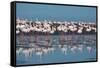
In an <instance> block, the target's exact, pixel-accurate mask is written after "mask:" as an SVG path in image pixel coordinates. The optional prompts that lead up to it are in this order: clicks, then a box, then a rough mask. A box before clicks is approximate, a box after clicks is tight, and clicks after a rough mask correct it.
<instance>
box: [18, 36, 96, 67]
mask: <svg viewBox="0 0 100 68" xmlns="http://www.w3.org/2000/svg"><path fill="white" fill-rule="evenodd" d="M69 36H70V35H69ZM40 37H41V38H45V36H43V37H42V36H40ZM50 37H51V40H54V39H57V38H59V37H52V36H50ZM18 38H20V37H19V36H17V43H18V42H19V43H22V42H20V40H19V39H18ZM26 38H27V39H28V38H30V40H31V41H33V39H31V38H35V37H34V36H33V37H32V36H30V37H29V36H26ZM65 38H66V37H65ZM67 38H68V36H67ZM69 38H70V37H69ZM82 38H84V39H82ZM71 40H72V39H71ZM73 40H76V43H77V45H79V44H82V45H84V48H83V51H82V52H80V51H79V50H75V53H73V52H72V51H71V50H70V47H69V48H68V50H67V54H64V53H63V52H62V51H61V48H55V50H54V52H49V53H48V54H43V55H42V57H40V56H37V55H36V53H35V52H33V53H32V54H31V55H30V56H27V57H25V55H24V54H23V53H22V52H21V53H20V54H19V55H18V54H17V56H16V62H17V65H28V64H47V63H63V62H80V61H95V60H96V35H83V36H80V35H74V37H73ZM88 40H90V42H91V41H92V42H91V43H90V42H89V41H88ZM77 41H78V42H77ZM23 42H25V37H24V39H23ZM28 42H29V40H28V41H26V42H25V44H27V46H29V45H28V44H29V43H28ZM84 42H86V43H84ZM56 43H57V41H56V42H55V43H54V44H56ZM72 43H73V42H72ZM52 45H53V44H52ZM52 45H51V46H52ZM58 45H59V44H58ZM58 45H57V46H58ZM65 45H68V44H67V43H65ZM77 45H73V46H77ZM69 46H71V43H70V44H69ZM87 46H91V47H92V51H91V52H89V51H88V50H87V49H86V47H87ZM16 47H17V46H16ZM23 47H24V46H23Z"/></svg>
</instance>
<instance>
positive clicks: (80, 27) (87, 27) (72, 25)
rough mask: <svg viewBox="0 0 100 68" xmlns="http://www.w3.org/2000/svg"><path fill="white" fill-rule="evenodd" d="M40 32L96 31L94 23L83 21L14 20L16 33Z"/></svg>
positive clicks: (86, 32)
mask: <svg viewBox="0 0 100 68" xmlns="http://www.w3.org/2000/svg"><path fill="white" fill-rule="evenodd" d="M21 32H23V33H30V32H40V33H44V34H46V33H49V34H54V33H55V32H64V33H67V34H69V33H70V34H71V33H76V34H88V33H89V34H93V33H96V32H97V29H96V24H95V23H85V22H67V21H64V22H60V21H58V22H57V21H47V20H44V21H38V20H36V21H28V20H21V19H17V20H16V34H20V33H21Z"/></svg>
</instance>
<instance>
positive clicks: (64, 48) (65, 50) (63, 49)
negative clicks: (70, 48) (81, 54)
mask: <svg viewBox="0 0 100 68" xmlns="http://www.w3.org/2000/svg"><path fill="white" fill-rule="evenodd" d="M61 50H62V52H63V53H64V54H65V55H66V54H67V47H63V48H61Z"/></svg>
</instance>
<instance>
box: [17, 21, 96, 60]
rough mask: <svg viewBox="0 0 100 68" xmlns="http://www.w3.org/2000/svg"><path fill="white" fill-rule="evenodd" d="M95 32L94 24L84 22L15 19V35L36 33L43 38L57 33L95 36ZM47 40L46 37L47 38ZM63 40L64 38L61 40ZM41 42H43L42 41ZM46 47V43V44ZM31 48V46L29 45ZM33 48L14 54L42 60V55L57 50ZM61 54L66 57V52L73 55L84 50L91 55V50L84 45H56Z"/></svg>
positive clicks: (90, 47) (52, 48) (20, 50)
mask: <svg viewBox="0 0 100 68" xmlns="http://www.w3.org/2000/svg"><path fill="white" fill-rule="evenodd" d="M96 32H97V29H96V24H95V23H85V22H73V21H71V22H68V21H64V22H61V21H47V20H44V21H39V20H36V21H29V20H27V19H17V20H16V34H21V33H30V34H31V33H36V35H38V34H43V35H45V36H48V35H52V34H56V33H58V34H59V35H61V34H63V35H64V34H65V35H67V34H95V33H96ZM47 38H48V37H47ZM62 39H64V38H62ZM42 41H43V40H42ZM46 44H47V45H48V42H47V43H46ZM31 46H33V44H31ZM34 46H35V47H32V48H18V49H17V50H16V53H17V54H18V55H20V53H22V54H23V55H24V56H25V57H29V56H32V55H33V54H35V55H37V56H39V57H40V58H42V56H43V55H47V54H53V53H54V52H55V50H56V49H57V48H55V47H53V46H51V47H39V46H36V45H34ZM58 48H60V50H61V52H62V53H63V54H64V55H67V53H68V50H70V52H71V53H73V54H75V53H77V51H78V52H80V53H82V52H83V50H84V48H85V49H86V50H87V51H88V52H89V53H91V51H92V50H93V48H92V46H85V45H75V46H69V45H63V46H62V44H60V45H58Z"/></svg>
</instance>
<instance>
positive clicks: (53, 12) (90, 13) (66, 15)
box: [16, 3, 96, 22]
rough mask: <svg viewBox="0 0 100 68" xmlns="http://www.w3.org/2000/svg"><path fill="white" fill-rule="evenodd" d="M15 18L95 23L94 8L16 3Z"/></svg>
mask: <svg viewBox="0 0 100 68" xmlns="http://www.w3.org/2000/svg"><path fill="white" fill-rule="evenodd" d="M16 17H17V18H24V19H29V20H36V19H38V20H44V19H46V20H52V21H83V22H96V8H95V7H80V6H62V5H46V4H31V3H16Z"/></svg>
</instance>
